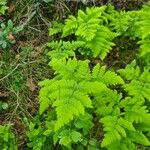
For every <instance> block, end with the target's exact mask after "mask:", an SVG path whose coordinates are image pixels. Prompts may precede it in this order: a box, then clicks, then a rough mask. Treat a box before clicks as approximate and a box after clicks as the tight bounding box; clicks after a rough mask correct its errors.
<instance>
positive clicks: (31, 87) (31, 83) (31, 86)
mask: <svg viewBox="0 0 150 150" xmlns="http://www.w3.org/2000/svg"><path fill="white" fill-rule="evenodd" d="M26 85H27V87H29V90H30V91H32V92H33V91H35V89H36V85H35V83H34V81H33V79H32V78H29V79H28V80H27V83H26Z"/></svg>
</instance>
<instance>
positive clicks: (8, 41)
mask: <svg viewBox="0 0 150 150" xmlns="http://www.w3.org/2000/svg"><path fill="white" fill-rule="evenodd" d="M21 30H22V27H14V25H13V22H12V21H11V20H9V21H8V22H7V25H5V24H4V23H1V28H0V46H1V47H2V48H3V49H5V48H7V47H9V46H10V45H12V44H14V43H15V42H16V41H15V37H14V35H15V34H17V33H18V32H20V31H21Z"/></svg>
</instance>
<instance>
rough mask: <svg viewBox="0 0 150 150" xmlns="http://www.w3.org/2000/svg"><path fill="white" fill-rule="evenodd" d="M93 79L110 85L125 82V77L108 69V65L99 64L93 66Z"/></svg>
mask: <svg viewBox="0 0 150 150" xmlns="http://www.w3.org/2000/svg"><path fill="white" fill-rule="evenodd" d="M92 80H97V81H99V82H102V83H104V84H106V85H107V86H109V85H116V84H123V83H124V81H123V79H122V78H121V77H120V76H119V75H117V74H116V73H115V72H112V71H106V67H105V66H103V67H100V66H99V65H98V64H97V65H96V66H95V67H94V68H93V71H92Z"/></svg>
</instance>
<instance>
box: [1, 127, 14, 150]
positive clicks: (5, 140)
mask: <svg viewBox="0 0 150 150" xmlns="http://www.w3.org/2000/svg"><path fill="white" fill-rule="evenodd" d="M0 148H1V149H2V150H17V145H16V139H15V136H14V134H13V133H12V131H11V126H10V125H5V126H2V125H0Z"/></svg>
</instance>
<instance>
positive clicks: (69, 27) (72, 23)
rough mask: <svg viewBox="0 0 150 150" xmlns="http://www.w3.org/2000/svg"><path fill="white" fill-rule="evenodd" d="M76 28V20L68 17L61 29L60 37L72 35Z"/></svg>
mask: <svg viewBox="0 0 150 150" xmlns="http://www.w3.org/2000/svg"><path fill="white" fill-rule="evenodd" d="M77 28H78V21H77V19H76V18H75V17H74V16H72V15H71V16H69V18H68V19H67V20H66V23H65V26H64V28H63V34H62V37H65V36H68V35H71V34H73V33H74V32H75V31H76V29H77Z"/></svg>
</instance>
